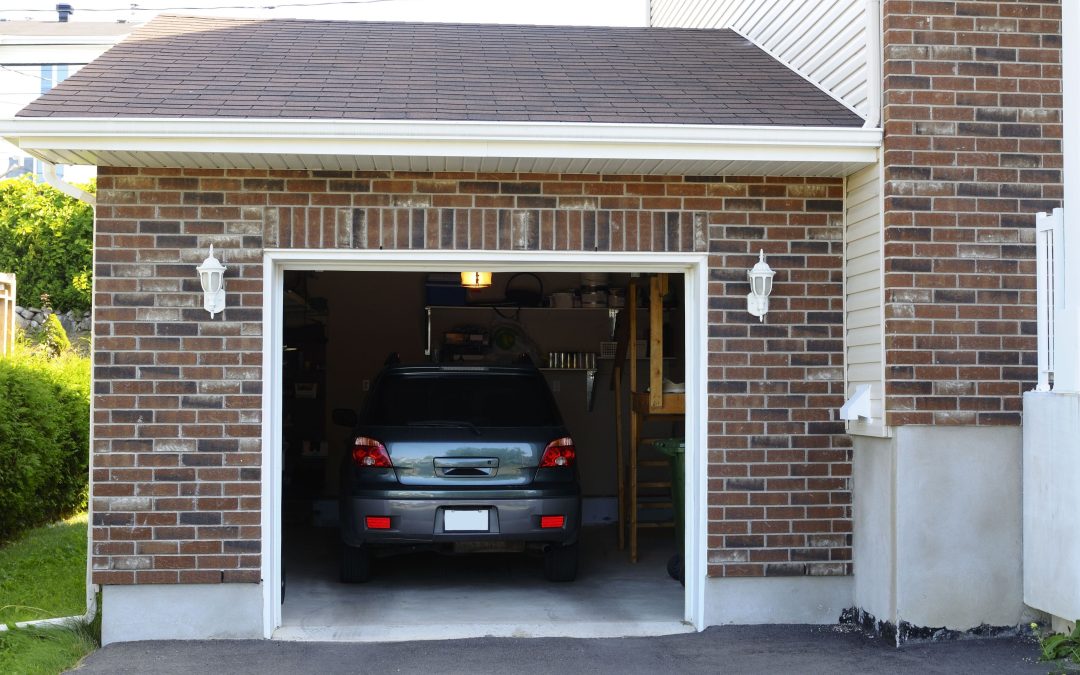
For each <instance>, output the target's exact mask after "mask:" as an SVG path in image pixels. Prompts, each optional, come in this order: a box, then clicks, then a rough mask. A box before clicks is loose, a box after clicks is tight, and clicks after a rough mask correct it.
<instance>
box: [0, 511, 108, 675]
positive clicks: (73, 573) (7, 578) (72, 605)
mask: <svg viewBox="0 0 1080 675" xmlns="http://www.w3.org/2000/svg"><path fill="white" fill-rule="evenodd" d="M85 589H86V515H85V514H82V515H79V516H75V517H74V518H71V519H69V520H67V521H64V522H62V523H57V524H55V525H47V526H45V527H38V528H35V529H33V530H30V531H29V532H27V533H26V534H25V535H23V536H22V537H20V538H19V539H16V540H15V541H11V542H8V543H7V544H5V545H4V546H2V547H0V624H8V625H9V627H10V628H11V629H10V630H7V631H0V673H5V674H6V673H12V674H13V675H15V674H18V675H55V674H56V673H60V672H63V671H64V670H67V669H68V668H71V667H72V666H74V665H75V664H76V663H78V661H79V659H81V658H82V657H83V656H85V655H86V654H89V653H90V652H92V651H93V650H94V649H95V648H96V647H97V641H96V639H95V637H94V633H95V630H96V628H93V627H91V626H87V625H86V624H83V623H81V622H78V623H75V624H73V625H71V626H69V627H51V626H50V627H45V626H42V627H38V628H20V629H15V628H14V625H13V624H14V623H15V622H16V621H30V620H34V619H51V618H56V617H62V616H80V615H82V614H83V613H85V612H86V590H85Z"/></svg>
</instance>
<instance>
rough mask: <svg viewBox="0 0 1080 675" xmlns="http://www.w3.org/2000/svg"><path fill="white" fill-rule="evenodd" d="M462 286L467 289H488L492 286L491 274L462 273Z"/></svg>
mask: <svg viewBox="0 0 1080 675" xmlns="http://www.w3.org/2000/svg"><path fill="white" fill-rule="evenodd" d="M461 285H462V286H464V287H465V288H473V289H476V288H487V287H488V286H490V285H491V272H462V273H461Z"/></svg>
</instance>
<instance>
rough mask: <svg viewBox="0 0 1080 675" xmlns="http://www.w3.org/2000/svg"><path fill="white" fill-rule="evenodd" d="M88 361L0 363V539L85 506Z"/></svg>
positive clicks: (22, 350)
mask: <svg viewBox="0 0 1080 675" xmlns="http://www.w3.org/2000/svg"><path fill="white" fill-rule="evenodd" d="M89 444H90V360H89V359H87V358H85V357H80V356H78V355H76V354H73V353H71V352H67V353H64V354H61V355H60V356H58V357H56V358H49V357H48V356H47V355H46V354H45V353H43V352H41V351H34V350H31V349H29V348H27V347H26V346H25V345H19V346H18V347H17V348H16V352H15V354H14V355H12V356H9V357H6V358H0V504H3V508H0V541H6V540H8V539H11V538H12V537H14V536H16V535H18V534H19V533H21V532H22V531H24V530H26V529H28V528H31V527H35V526H37V525H42V524H45V523H49V522H53V521H56V520H58V519H60V518H63V517H66V516H69V515H71V514H73V513H75V512H77V511H79V510H81V509H83V508H84V507H85V506H86V492H87V484H88V476H87V470H88V458H89Z"/></svg>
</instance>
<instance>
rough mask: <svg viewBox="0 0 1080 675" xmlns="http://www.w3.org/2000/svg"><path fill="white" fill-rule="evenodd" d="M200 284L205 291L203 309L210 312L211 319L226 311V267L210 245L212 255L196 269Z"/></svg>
mask: <svg viewBox="0 0 1080 675" xmlns="http://www.w3.org/2000/svg"><path fill="white" fill-rule="evenodd" d="M196 271H197V272H198V273H199V283H200V284H202V289H203V309H205V310H206V311H208V312H210V318H214V315H215V314H217V313H218V312H220V311H223V310H224V309H225V266H224V265H222V264H221V263H220V262H219V261H218V259H217V258H215V257H214V245H213V244H211V245H210V255H208V256H206V260H204V261H203V262H202V264H201V265H199V266H198V267H197V268H196Z"/></svg>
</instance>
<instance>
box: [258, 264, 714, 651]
mask: <svg viewBox="0 0 1080 675" xmlns="http://www.w3.org/2000/svg"><path fill="white" fill-rule="evenodd" d="M480 267H482V268H483V269H485V270H490V271H492V272H517V271H521V270H523V269H525V270H529V271H531V272H581V271H601V272H624V273H625V272H669V273H677V274H683V275H684V283H685V289H684V290H685V295H684V297H685V303H686V304H685V321H686V326H685V329H686V330H685V336H686V338H685V340H686V342H685V353H686V357H687V358H686V455H685V457H686V476H685V479H686V481H685V482H686V494H685V503H684V509H685V512H684V523H685V526H684V527H685V532H686V536H685V537H684V541H685V551H684V559H685V561H686V589H685V591H684V593H685V596H684V598H685V600H684V605H683V607H684V610H683V615H684V616H683V620H684V621H686V622H687V623H689V624H691V625H692V626H693V627H694V628H695V629H697V630H703V629H704V628H705V575H706V572H707V566H706V563H707V560H706V556H707V541H708V504H707V502H708V500H707V498H706V495H707V485H708V479H707V476H708V470H707V459H708V451H707V436H706V429H707V426H708V424H707V423H708V394H707V383H706V382H707V379H708V377H707V372H708V276H709V268H708V256H707V254H705V253H654V252H633V253H629V252H627V253H619V252H567V251H460V250H459V251H448V250H434V251H432V250H411V249H410V250H394V251H383V250H372V249H365V250H356V249H273V250H267V251H266V252H265V253H264V255H263V407H262V447H263V453H262V458H263V462H262V533H263V536H262V539H263V547H262V589H263V634H264V637H267V638H269V637H271V636H272V635H273V633H274V631H275V630H276V629H277V628H278V626H280V625H281V521H282V519H281V482H282V475H281V467H282V456H281V425H280V424H279V421H280V420H281V412H282V391H281V373H282V349H283V348H284V343H283V334H282V327H283V325H284V310H283V307H284V305H283V303H282V293H283V280H284V274H285V272H286V271H287V270H318V271H327V270H341V271H364V272H457V271H460V270H462V269H473V268H480Z"/></svg>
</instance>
